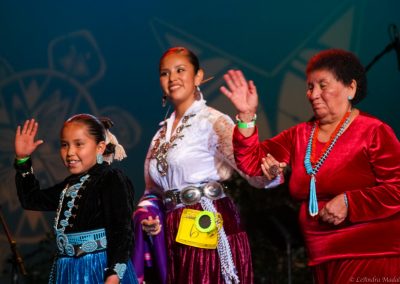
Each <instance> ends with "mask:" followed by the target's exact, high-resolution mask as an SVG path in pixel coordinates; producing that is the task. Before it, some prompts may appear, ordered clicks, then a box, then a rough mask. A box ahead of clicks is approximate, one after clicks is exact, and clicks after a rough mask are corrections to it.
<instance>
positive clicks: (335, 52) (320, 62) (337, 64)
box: [306, 49, 367, 105]
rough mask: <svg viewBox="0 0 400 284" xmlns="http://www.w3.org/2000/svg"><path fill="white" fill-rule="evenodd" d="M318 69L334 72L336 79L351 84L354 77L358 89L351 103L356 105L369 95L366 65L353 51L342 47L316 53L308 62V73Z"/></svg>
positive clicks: (347, 84)
mask: <svg viewBox="0 0 400 284" xmlns="http://www.w3.org/2000/svg"><path fill="white" fill-rule="evenodd" d="M316 70H328V71H330V72H332V73H333V74H334V76H335V78H336V80H338V81H340V82H342V83H343V84H344V85H346V86H349V85H350V84H351V82H352V81H353V79H354V80H355V81H356V82H357V90H356V93H355V95H354V98H353V99H352V100H351V104H352V105H355V104H357V103H359V102H360V101H361V100H363V99H364V98H365V97H366V96H367V76H366V72H365V68H364V66H363V65H362V64H361V62H360V60H359V59H358V58H357V56H355V55H354V54H353V53H351V52H349V51H346V50H342V49H328V50H324V51H321V52H319V53H317V54H316V55H314V56H313V57H312V58H311V59H310V60H309V61H308V64H307V68H306V74H307V75H309V74H310V73H311V72H313V71H316Z"/></svg>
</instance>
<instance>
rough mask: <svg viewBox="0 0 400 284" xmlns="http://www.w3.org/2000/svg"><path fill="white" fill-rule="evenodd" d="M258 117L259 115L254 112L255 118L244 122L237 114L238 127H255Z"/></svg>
mask: <svg viewBox="0 0 400 284" xmlns="http://www.w3.org/2000/svg"><path fill="white" fill-rule="evenodd" d="M256 119H257V115H256V114H254V116H253V118H252V119H251V121H250V122H244V121H241V120H240V118H239V115H236V123H237V126H238V128H241V129H246V128H253V127H255V126H256Z"/></svg>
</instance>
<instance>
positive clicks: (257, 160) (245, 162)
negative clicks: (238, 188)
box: [233, 126, 294, 176]
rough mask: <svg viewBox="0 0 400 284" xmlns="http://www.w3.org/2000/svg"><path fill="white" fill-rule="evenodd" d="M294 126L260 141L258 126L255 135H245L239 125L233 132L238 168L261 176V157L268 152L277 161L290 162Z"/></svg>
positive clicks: (248, 173) (252, 174)
mask: <svg viewBox="0 0 400 284" xmlns="http://www.w3.org/2000/svg"><path fill="white" fill-rule="evenodd" d="M293 131H294V128H291V129H288V130H285V131H282V132H281V133H279V134H278V135H277V136H275V137H273V138H271V139H267V140H264V141H262V142H259V137H258V128H257V127H256V129H255V131H254V133H253V135H251V136H249V137H245V136H243V135H242V134H241V133H240V132H239V130H238V129H237V126H236V127H235V129H234V132H233V148H234V154H235V160H236V164H237V166H238V168H239V169H240V170H241V171H243V172H244V173H245V174H247V175H249V176H261V175H262V171H261V159H262V158H263V157H265V156H266V155H267V154H268V153H269V154H271V155H272V156H273V157H274V158H275V159H276V160H277V161H279V162H286V163H287V164H289V161H290V152H291V148H292V145H293V143H294V140H293V139H292V132H293Z"/></svg>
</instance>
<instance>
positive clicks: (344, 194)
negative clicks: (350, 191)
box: [343, 192, 349, 208]
mask: <svg viewBox="0 0 400 284" xmlns="http://www.w3.org/2000/svg"><path fill="white" fill-rule="evenodd" d="M343 198H344V204H346V208H349V201H348V200H347V194H346V192H344V193H343Z"/></svg>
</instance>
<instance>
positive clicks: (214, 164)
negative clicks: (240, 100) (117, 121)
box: [145, 99, 280, 194]
mask: <svg viewBox="0 0 400 284" xmlns="http://www.w3.org/2000/svg"><path fill="white" fill-rule="evenodd" d="M193 114H194V116H191V117H190V118H188V119H187V122H186V123H185V122H184V121H183V119H184V117H185V116H190V115H193ZM174 120H175V112H174V113H172V114H171V116H170V117H169V118H168V119H167V120H166V122H165V123H166V129H165V130H164V131H165V135H162V134H161V133H162V130H163V128H164V127H162V128H161V129H160V130H158V131H157V133H156V135H155V136H154V138H153V140H152V143H151V145H150V148H149V151H148V153H147V155H146V161H145V181H146V189H145V192H146V193H156V194H161V193H162V192H163V191H167V190H171V189H179V190H180V189H182V188H183V187H185V186H188V185H199V184H203V183H205V182H208V181H224V180H227V179H228V178H230V177H231V175H232V173H233V171H234V170H235V171H238V172H239V174H240V175H242V176H243V177H245V178H246V179H247V180H248V181H249V183H250V184H251V185H253V186H255V187H258V188H264V187H265V188H266V187H273V186H276V185H278V184H279V183H280V177H278V178H276V179H275V180H273V181H272V182H270V181H268V180H267V179H266V178H265V177H248V176H246V175H244V174H243V173H242V172H240V171H239V170H238V169H237V168H236V164H235V160H234V156H233V146H232V134H233V128H234V123H233V121H232V119H231V118H230V117H229V116H227V115H225V114H223V113H221V112H219V111H217V110H215V109H213V108H211V107H209V106H207V105H206V102H205V100H203V99H202V100H199V101H195V102H194V103H193V104H192V105H191V107H190V108H189V109H188V110H187V111H186V112H185V115H184V116H183V117H182V119H181V120H180V122H179V124H178V125H177V127H176V128H175V132H176V130H177V129H179V126H181V125H182V124H183V125H184V127H183V129H182V131H181V132H180V133H179V134H181V135H182V137H181V138H177V139H175V140H174V141H173V142H172V143H171V144H175V146H172V147H170V148H169V150H168V151H167V155H166V162H167V164H168V170H167V171H165V175H163V174H161V173H160V172H159V169H160V165H158V164H157V163H158V162H157V159H156V158H152V154H153V151H154V150H153V148H154V146H156V147H155V148H156V149H157V144H158V143H157V139H158V140H160V141H159V142H161V143H162V142H163V141H167V142H170V141H171V138H172V137H174V135H175V134H176V133H171V132H172V124H173V122H174ZM181 128H182V127H181ZM160 136H161V139H160ZM163 136H165V138H164V139H162V137H163ZM153 157H154V156H153Z"/></svg>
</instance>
